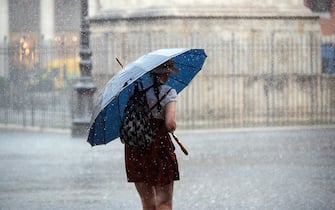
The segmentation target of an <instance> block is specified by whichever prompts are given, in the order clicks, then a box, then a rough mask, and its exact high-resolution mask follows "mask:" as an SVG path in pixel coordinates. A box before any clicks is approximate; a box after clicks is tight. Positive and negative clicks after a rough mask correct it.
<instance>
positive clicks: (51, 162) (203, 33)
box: [0, 0, 335, 210]
mask: <svg viewBox="0 0 335 210" xmlns="http://www.w3.org/2000/svg"><path fill="white" fill-rule="evenodd" d="M334 5H335V1H332V0H318V1H317V0H282V1H280V2H274V1H272V0H266V1H260V0H256V1H255V0H253V1H252V0H234V1H233V0H227V1H224V2H217V1H214V0H210V1H208V0H207V1H205V0H186V1H176V0H171V1H169V2H166V1H162V0H156V1H152V0H137V1H135V0H125V1H106V0H69V1H64V0H43V1H39V0H24V1H22V0H2V1H0V23H1V26H2V27H1V29H0V142H1V143H2V146H1V147H0V171H1V178H0V209H141V201H140V197H139V196H138V194H137V192H136V189H135V187H134V185H133V184H132V183H127V177H126V172H125V165H124V163H125V162H124V145H123V144H122V143H121V141H120V139H118V138H117V139H115V140H113V141H111V142H109V143H108V144H106V145H99V146H94V147H92V146H91V145H90V144H89V143H88V142H86V140H87V130H88V128H89V126H90V122H91V116H92V111H93V107H94V106H95V105H96V104H97V103H99V100H100V99H99V94H100V93H101V92H102V91H103V88H104V86H105V85H106V83H107V82H108V81H109V80H110V79H111V78H112V77H113V76H114V75H116V74H117V73H118V72H119V71H120V70H121V69H122V65H124V66H126V65H127V64H129V63H131V62H132V61H134V60H136V59H137V58H139V57H140V56H141V55H143V54H146V53H149V52H151V51H155V50H158V49H163V48H194V49H204V51H205V52H206V55H207V58H206V61H205V62H204V65H203V66H202V69H201V71H200V72H199V73H198V74H197V75H196V76H195V78H194V79H193V80H192V81H191V82H190V84H189V85H188V86H187V87H186V88H185V89H184V90H183V91H182V92H180V93H179V94H178V101H177V113H176V115H177V116H176V117H177V130H176V131H175V134H176V135H178V137H179V139H180V140H181V141H182V143H183V145H185V147H186V148H187V151H188V152H189V155H185V154H184V153H183V151H182V150H181V149H180V147H179V146H178V144H177V142H174V145H175V147H176V150H175V152H176V155H177V159H178V163H179V170H180V180H179V181H176V182H175V184H174V195H173V209H181V210H184V209H185V210H186V209H204V210H205V209H334V208H335V201H334V199H333V198H334V196H335V194H334V193H335V175H334V174H335V156H334V154H335V138H334V137H335V129H334V128H335V126H334V125H335V124H334V122H335V105H334V98H335V95H334V88H335V83H334V81H335V80H334V73H335V64H334V62H335V30H334V29H335V27H334V24H335V21H334V20H335V13H334V9H333V8H334ZM121 64H122V65H121ZM109 129H111V128H104V129H103V130H106V132H107V131H108V130H109ZM113 129H114V128H113ZM173 141H174V140H173Z"/></svg>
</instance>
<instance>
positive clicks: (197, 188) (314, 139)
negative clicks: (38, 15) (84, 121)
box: [0, 127, 335, 210]
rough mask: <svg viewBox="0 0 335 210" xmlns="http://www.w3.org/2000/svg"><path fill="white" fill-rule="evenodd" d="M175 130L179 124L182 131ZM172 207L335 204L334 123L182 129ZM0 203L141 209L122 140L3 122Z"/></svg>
mask: <svg viewBox="0 0 335 210" xmlns="http://www.w3.org/2000/svg"><path fill="white" fill-rule="evenodd" d="M177 134H178V132H177ZM179 137H180V139H181V140H182V141H183V142H184V144H185V145H186V147H187V148H188V150H189V153H190V154H189V156H185V155H184V154H183V153H182V152H181V150H180V149H179V148H178V146H177V145H176V147H177V150H176V151H177V156H178V158H179V164H180V172H181V180H180V181H178V182H176V183H175V194H174V209H176V210H190V209H198V210H209V209H335V199H334V198H335V129H334V128H331V127H328V128H321V127H312V128H311V127H308V128H306V127H302V128H280V129H274V128H266V129H257V130H230V131H227V130H226V131H203V132H179ZM0 142H1V147H0V171H1V176H0V209H6V210H7V209H90V210H92V209H99V210H100V209H125V210H129V209H131V210H133V209H141V206H140V200H139V198H138V196H137V193H136V191H135V188H134V186H133V185H132V184H129V183H127V182H126V177H125V171H124V161H123V146H122V144H121V143H120V142H119V141H118V140H116V141H114V142H111V143H110V144H107V145H106V146H97V147H93V148H91V147H90V146H89V144H88V143H86V142H85V140H84V139H80V138H71V137H70V134H69V133H66V132H65V133H50V132H49V133H48V132H27V131H13V130H4V129H2V130H1V129H0Z"/></svg>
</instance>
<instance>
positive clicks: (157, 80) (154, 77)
mask: <svg viewBox="0 0 335 210" xmlns="http://www.w3.org/2000/svg"><path fill="white" fill-rule="evenodd" d="M150 76H151V78H152V80H153V88H154V93H155V95H156V98H157V101H159V87H160V86H161V85H162V82H161V80H160V78H159V75H158V74H154V73H150ZM161 109H162V106H161V105H160V103H158V104H157V110H158V112H160V111H161Z"/></svg>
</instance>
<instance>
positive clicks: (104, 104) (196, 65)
mask: <svg viewBox="0 0 335 210" xmlns="http://www.w3.org/2000/svg"><path fill="white" fill-rule="evenodd" d="M206 57H207V56H206V54H205V51H204V50H203V49H186V48H172V49H161V50H157V51H154V52H150V53H148V54H146V55H143V56H142V57H140V58H138V59H137V60H136V61H134V62H133V63H130V64H129V65H127V66H125V67H124V68H123V69H122V70H121V71H119V72H118V73H117V74H116V75H115V76H114V77H113V78H112V79H111V80H110V81H109V82H108V83H107V84H106V86H105V88H104V90H103V91H102V93H101V94H100V95H99V97H98V100H97V102H96V105H95V107H94V109H93V113H92V118H91V123H90V128H89V134H88V139H87V141H88V142H89V143H90V144H91V145H92V146H94V145H101V144H107V143H108V142H110V141H112V140H114V139H116V138H118V137H119V130H120V125H121V120H122V117H123V112H124V109H125V107H126V105H127V101H128V100H129V98H130V96H131V95H132V94H133V89H134V82H135V81H141V82H142V84H143V86H144V88H145V87H149V86H151V85H152V79H151V77H150V75H149V72H150V71H151V70H152V69H154V68H156V67H158V66H159V65H161V64H163V63H165V62H166V61H168V60H170V59H172V60H173V63H174V66H175V67H176V68H178V69H179V70H180V71H179V72H178V73H176V74H171V75H170V77H169V80H168V81H167V82H166V84H167V85H169V86H171V87H173V88H174V89H176V91H177V93H179V92H180V91H182V90H183V89H184V88H185V87H186V86H187V85H188V84H189V83H190V82H191V80H192V79H193V78H194V76H195V75H196V74H197V73H198V72H199V71H200V70H201V68H202V66H203V64H204V62H205V59H206Z"/></svg>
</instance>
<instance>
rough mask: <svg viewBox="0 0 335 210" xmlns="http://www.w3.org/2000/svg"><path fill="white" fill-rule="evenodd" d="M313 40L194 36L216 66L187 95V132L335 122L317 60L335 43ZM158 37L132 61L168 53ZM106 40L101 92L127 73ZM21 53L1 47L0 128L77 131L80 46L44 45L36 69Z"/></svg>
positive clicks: (333, 86)
mask: <svg viewBox="0 0 335 210" xmlns="http://www.w3.org/2000/svg"><path fill="white" fill-rule="evenodd" d="M130 36H131V35H129V37H128V41H129V40H131V39H130ZM313 36H314V35H313V34H305V35H301V36H295V37H290V36H279V35H278V34H275V33H273V34H270V35H269V36H267V37H265V38H264V37H263V38H259V39H257V38H256V36H255V37H253V38H252V40H251V41H250V42H247V43H246V42H245V40H242V39H241V38H240V37H238V36H237V35H235V34H234V33H232V34H231V36H229V37H228V39H225V40H219V39H216V37H214V36H210V37H207V38H208V40H207V41H206V42H205V41H202V40H199V39H197V37H196V36H194V37H193V39H192V40H193V41H192V42H193V43H192V44H197V45H201V46H203V48H205V50H206V53H207V55H208V59H207V60H206V63H205V65H204V69H203V71H202V72H200V73H199V75H198V76H197V77H196V78H195V79H194V80H193V81H192V83H191V84H190V85H189V86H188V87H187V88H186V89H185V90H184V91H183V92H182V93H181V94H180V95H179V99H178V103H177V120H178V125H179V128H185V129H197V128H227V127H251V126H282V125H302V124H333V123H335V103H334V102H335V78H334V76H333V75H328V74H322V71H321V57H320V56H321V54H320V53H319V54H315V53H313V52H317V51H319V52H321V43H323V42H332V43H335V38H334V37H330V38H329V37H328V38H323V40H320V41H313V40H318V39H317V38H315V37H313ZM152 38H153V39H152V40H151V41H150V40H149V42H150V46H138V48H134V49H126V48H124V49H123V52H128V51H129V52H131V53H130V54H129V57H127V59H128V60H133V59H135V58H136V57H138V56H139V55H141V53H143V52H142V51H144V50H146V51H151V50H153V49H155V48H158V47H162V46H161V45H160V44H159V43H158V41H157V40H156V39H155V38H154V37H152ZM123 39H127V37H126V38H124V37H123ZM311 40H312V41H311ZM105 41H106V43H107V44H106V43H105V42H104V43H105V46H103V47H101V46H100V47H99V46H98V45H95V46H92V51H93V57H92V60H93V62H94V65H93V77H94V79H95V81H96V83H97V84H98V87H99V89H100V90H101V88H102V87H103V84H104V83H105V82H106V81H107V80H108V79H107V78H106V75H107V76H108V78H110V77H112V75H113V74H114V73H115V72H116V71H118V70H119V69H120V68H119V67H118V66H117V65H118V64H117V63H116V62H115V60H114V59H115V57H117V56H118V55H117V53H118V52H120V49H119V48H122V43H118V42H113V41H112V39H109V38H108V37H107V38H106V37H105ZM134 41H136V40H134ZM138 43H140V44H142V45H143V42H138ZM168 46H173V47H185V46H189V43H185V42H182V41H180V42H179V43H170V45H167V46H166V47H168ZM312 48H313V49H314V50H311V49H312ZM16 50H17V48H16V47H15V46H11V45H9V44H7V43H5V44H1V46H0V68H1V71H0V73H1V74H2V75H1V81H0V97H1V100H0V124H2V125H13V124H14V125H21V126H33V127H40V128H61V129H68V128H70V126H71V122H72V109H73V105H72V104H73V101H74V100H75V99H74V96H75V94H74V92H73V88H72V85H73V84H75V83H74V82H75V80H76V78H78V76H79V64H78V47H75V46H71V47H70V46H64V45H62V46H59V47H55V46H53V47H48V46H42V45H41V46H40V47H38V48H36V49H35V54H36V55H37V56H35V58H34V59H35V61H34V65H32V66H30V68H28V67H27V65H24V63H23V62H22V60H21V63H20V60H19V61H17V60H15V59H13V56H17V54H15V51H16ZM316 55H317V56H316ZM297 58H305V59H297ZM15 62H16V63H15ZM283 64H285V65H283ZM95 69H105V72H95ZM99 75H103V76H99ZM97 92H99V91H97Z"/></svg>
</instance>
